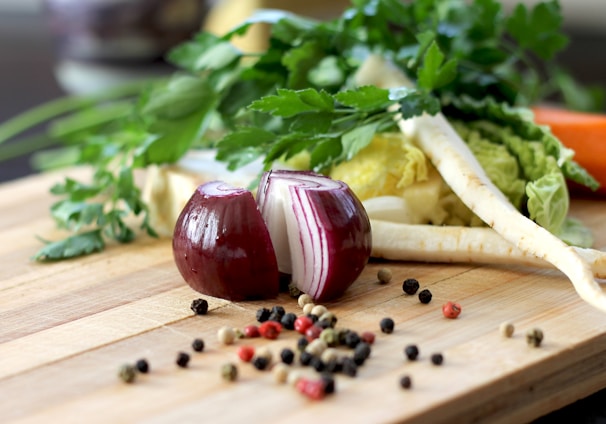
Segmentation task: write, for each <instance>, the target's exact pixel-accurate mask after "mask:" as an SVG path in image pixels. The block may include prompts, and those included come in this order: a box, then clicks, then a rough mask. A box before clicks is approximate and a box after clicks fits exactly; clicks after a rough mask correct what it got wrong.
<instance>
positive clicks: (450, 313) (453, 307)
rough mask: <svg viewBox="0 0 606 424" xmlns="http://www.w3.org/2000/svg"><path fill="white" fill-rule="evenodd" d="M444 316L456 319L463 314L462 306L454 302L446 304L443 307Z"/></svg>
mask: <svg viewBox="0 0 606 424" xmlns="http://www.w3.org/2000/svg"><path fill="white" fill-rule="evenodd" d="M442 314H443V315H444V316H445V317H446V318H450V319H455V318H456V317H458V316H459V315H460V314H461V305H459V304H458V303H454V302H446V303H445V304H444V305H442Z"/></svg>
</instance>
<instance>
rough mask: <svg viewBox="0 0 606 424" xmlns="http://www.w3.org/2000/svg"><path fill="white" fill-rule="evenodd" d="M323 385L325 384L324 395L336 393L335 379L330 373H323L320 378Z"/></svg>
mask: <svg viewBox="0 0 606 424" xmlns="http://www.w3.org/2000/svg"><path fill="white" fill-rule="evenodd" d="M320 379H321V380H322V383H324V393H325V394H327V395H329V394H331V393H334V392H335V378H334V377H333V376H332V375H330V374H329V373H326V372H323V373H322V375H321V376H320Z"/></svg>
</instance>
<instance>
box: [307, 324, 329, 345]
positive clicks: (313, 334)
mask: <svg viewBox="0 0 606 424" xmlns="http://www.w3.org/2000/svg"><path fill="white" fill-rule="evenodd" d="M322 331H324V329H323V328H322V327H318V326H317V325H312V326H311V327H309V328H308V329H307V330H306V331H305V338H306V339H307V341H308V342H311V341H312V340H315V339H317V338H318V337H320V334H322Z"/></svg>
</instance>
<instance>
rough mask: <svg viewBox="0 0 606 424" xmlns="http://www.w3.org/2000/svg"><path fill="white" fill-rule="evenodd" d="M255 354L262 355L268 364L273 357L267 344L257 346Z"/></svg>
mask: <svg viewBox="0 0 606 424" xmlns="http://www.w3.org/2000/svg"><path fill="white" fill-rule="evenodd" d="M255 356H262V357H264V358H265V359H267V362H268V364H271V361H272V359H273V358H274V355H273V353H272V352H271V350H270V349H269V348H268V347H267V346H260V347H258V348H257V352H256V354H255Z"/></svg>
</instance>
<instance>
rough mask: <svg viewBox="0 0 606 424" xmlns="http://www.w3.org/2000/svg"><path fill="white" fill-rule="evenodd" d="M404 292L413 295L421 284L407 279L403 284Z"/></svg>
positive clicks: (412, 279)
mask: <svg viewBox="0 0 606 424" xmlns="http://www.w3.org/2000/svg"><path fill="white" fill-rule="evenodd" d="M402 290H403V291H404V293H406V294H410V295H413V294H415V293H416V292H417V290H419V282H418V281H417V280H416V279H414V278H407V279H406V280H404V282H403V283H402Z"/></svg>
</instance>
